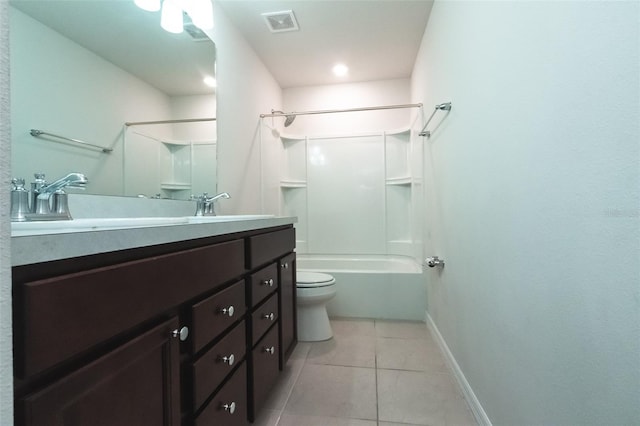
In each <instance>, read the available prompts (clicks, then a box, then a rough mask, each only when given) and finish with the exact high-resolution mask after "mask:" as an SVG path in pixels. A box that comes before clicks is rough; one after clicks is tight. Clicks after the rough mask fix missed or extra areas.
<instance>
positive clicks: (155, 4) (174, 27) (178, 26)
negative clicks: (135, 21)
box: [134, 0, 213, 34]
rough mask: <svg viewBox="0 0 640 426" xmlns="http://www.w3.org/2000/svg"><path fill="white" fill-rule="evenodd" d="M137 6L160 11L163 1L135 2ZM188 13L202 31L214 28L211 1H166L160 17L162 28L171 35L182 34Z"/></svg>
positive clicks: (137, 0) (141, 0)
mask: <svg viewBox="0 0 640 426" xmlns="http://www.w3.org/2000/svg"><path fill="white" fill-rule="evenodd" d="M134 3H135V4H136V6H138V7H139V8H141V9H144V10H148V11H150V12H157V11H158V10H160V9H161V8H160V3H161V0H134ZM184 12H186V13H187V14H188V15H189V17H190V18H191V21H192V22H193V24H194V25H195V26H196V27H198V28H200V29H202V30H210V29H212V28H213V5H212V4H211V0H164V1H162V12H161V15H160V26H161V27H162V28H163V29H164V30H166V31H168V32H170V33H175V34H178V33H181V32H182V31H183V30H184V23H183V19H182V15H183V13H184Z"/></svg>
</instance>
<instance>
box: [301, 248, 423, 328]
mask: <svg viewBox="0 0 640 426" xmlns="http://www.w3.org/2000/svg"><path fill="white" fill-rule="evenodd" d="M297 269H298V270H299V271H316V272H324V273H327V274H331V275H333V276H334V278H335V279H336V286H337V294H336V297H335V298H333V299H332V300H331V301H330V302H329V303H328V304H327V311H328V313H329V316H334V317H357V318H384V319H399V320H415V321H424V312H425V310H426V305H427V295H426V285H425V283H424V281H423V276H422V268H421V266H420V264H418V263H417V262H416V261H415V260H414V259H412V258H410V257H404V256H344V255H308V254H298V256H297Z"/></svg>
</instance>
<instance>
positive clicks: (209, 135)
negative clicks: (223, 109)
mask: <svg viewBox="0 0 640 426" xmlns="http://www.w3.org/2000/svg"><path fill="white" fill-rule="evenodd" d="M170 105H171V116H172V117H173V118H174V119H184V118H212V117H213V118H215V116H216V109H217V105H216V96H215V95H213V94H212V95H195V96H172V97H171V99H170ZM172 127H173V138H174V139H178V140H187V141H189V140H190V141H213V140H216V137H217V136H216V129H217V123H216V122H215V121H202V122H195V123H176V124H174V125H173V126H172Z"/></svg>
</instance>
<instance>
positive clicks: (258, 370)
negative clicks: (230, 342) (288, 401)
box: [249, 327, 280, 421]
mask: <svg viewBox="0 0 640 426" xmlns="http://www.w3.org/2000/svg"><path fill="white" fill-rule="evenodd" d="M279 350H280V349H279V348H278V327H272V328H271V330H269V332H268V333H267V334H265V336H264V337H263V338H262V340H260V342H258V344H257V345H255V347H254V348H253V351H252V352H251V359H252V363H253V368H252V372H251V376H250V377H251V378H250V380H249V386H250V388H249V395H251V396H250V401H249V420H251V421H254V420H255V418H256V415H257V414H258V412H259V411H260V408H261V407H262V405H263V404H264V402H265V401H266V400H267V398H268V397H269V395H270V392H271V391H272V389H273V387H274V385H275V383H276V380H278V375H279V373H280V371H279V370H278V358H279V357H278V353H279Z"/></svg>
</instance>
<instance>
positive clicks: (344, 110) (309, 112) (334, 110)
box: [260, 104, 422, 118]
mask: <svg viewBox="0 0 640 426" xmlns="http://www.w3.org/2000/svg"><path fill="white" fill-rule="evenodd" d="M420 107H422V104H402V105H381V106H373V107H362V108H348V109H325V110H319V111H297V112H296V111H292V112H282V113H280V112H273V113H271V114H260V118H265V117H286V116H287V115H312V114H332V113H334V112H356V111H373V110H379V109H398V108H420Z"/></svg>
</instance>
